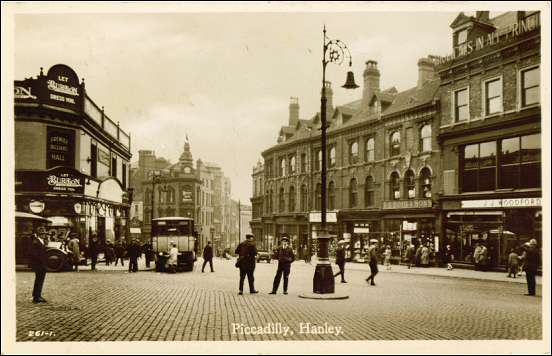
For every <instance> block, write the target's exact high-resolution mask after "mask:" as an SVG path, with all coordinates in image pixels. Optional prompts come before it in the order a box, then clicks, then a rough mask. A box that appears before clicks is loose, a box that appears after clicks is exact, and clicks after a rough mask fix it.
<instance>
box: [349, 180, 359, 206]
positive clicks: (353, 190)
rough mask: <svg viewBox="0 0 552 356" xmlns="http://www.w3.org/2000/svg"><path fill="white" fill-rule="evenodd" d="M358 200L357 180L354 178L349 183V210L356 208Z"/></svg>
mask: <svg viewBox="0 0 552 356" xmlns="http://www.w3.org/2000/svg"><path fill="white" fill-rule="evenodd" d="M357 198H358V194H357V181H356V179H355V178H353V179H351V182H350V183H349V208H354V207H355V206H357V202H358V199H357Z"/></svg>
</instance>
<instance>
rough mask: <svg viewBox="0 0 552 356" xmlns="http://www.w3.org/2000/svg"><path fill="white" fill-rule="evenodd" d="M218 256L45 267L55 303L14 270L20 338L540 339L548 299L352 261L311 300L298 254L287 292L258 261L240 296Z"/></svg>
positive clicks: (512, 286)
mask: <svg viewBox="0 0 552 356" xmlns="http://www.w3.org/2000/svg"><path fill="white" fill-rule="evenodd" d="M215 263H216V265H215V269H216V272H215V273H201V272H200V271H197V270H196V271H194V272H190V273H182V274H160V273H156V272H153V271H144V272H139V273H130V274H129V273H125V272H124V271H101V272H90V271H83V272H79V273H72V272H67V273H57V274H56V273H49V274H48V275H47V277H46V282H45V287H44V293H43V295H44V297H45V298H46V299H48V301H49V303H47V304H38V305H35V304H33V303H31V298H30V294H31V290H32V284H33V279H34V274H32V273H30V272H18V273H17V281H16V293H17V296H16V313H17V340H18V341H136V340H143V341H173V340H174V341H181V340H191V341H215V340H222V341H239V340H246V341H265V340H498V339H515V340H520V339H531V340H538V339H542V315H541V306H542V305H541V301H542V300H541V298H540V297H536V298H535V297H526V296H524V295H523V294H524V292H525V286H524V285H522V284H519V283H507V282H496V281H484V280H474V279H463V278H447V277H441V276H427V275H415V274H412V275H407V274H401V273H385V272H382V273H380V274H379V275H378V277H377V278H376V282H377V286H374V287H372V286H368V285H367V284H366V283H365V282H364V278H365V277H366V273H365V272H364V271H355V270H350V271H348V272H347V275H346V276H347V279H348V281H349V283H347V284H340V283H336V289H339V291H343V292H346V293H347V294H348V295H349V296H350V297H349V299H346V300H337V301H336V300H333V301H325V300H308V299H302V298H299V297H298V295H299V294H300V293H302V292H309V291H310V290H311V288H312V276H313V273H314V266H310V265H306V264H303V263H302V262H297V263H294V265H293V267H292V272H291V276H290V293H289V295H282V294H281V293H280V294H278V295H276V296H273V295H268V294H267V293H268V292H269V291H270V289H271V285H272V279H273V276H274V273H275V269H276V265H275V264H258V265H257V269H256V271H255V277H256V287H257V289H259V290H260V291H261V293H259V294H256V295H250V294H249V293H248V290H247V287H246V290H245V291H244V292H245V293H244V295H243V296H239V295H238V294H237V283H238V272H237V270H236V269H235V268H234V267H233V262H232V261H222V260H217V261H216V262H215ZM196 267H197V266H196ZM246 284H247V283H246ZM280 292H281V291H280ZM537 292H538V294H539V295H540V286H539V288H538V291H537ZM301 323H310V324H312V325H317V326H324V325H325V323H327V325H331V326H340V327H342V334H340V335H338V336H336V335H335V334H328V333H326V334H314V333H302V332H301V331H302V330H303V331H304V329H301ZM241 324H243V326H246V327H250V326H259V327H265V326H267V325H281V326H288V327H289V328H290V333H288V334H287V335H283V334H282V333H275V334H247V333H241V332H240V329H239V328H235V327H234V325H238V326H239V325H241Z"/></svg>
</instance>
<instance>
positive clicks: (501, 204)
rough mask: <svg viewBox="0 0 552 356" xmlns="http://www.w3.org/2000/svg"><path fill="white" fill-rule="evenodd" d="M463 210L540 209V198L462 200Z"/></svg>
mask: <svg viewBox="0 0 552 356" xmlns="http://www.w3.org/2000/svg"><path fill="white" fill-rule="evenodd" d="M461 205H462V208H463V209H474V208H540V207H541V206H542V198H513V199H486V200H462V201H461Z"/></svg>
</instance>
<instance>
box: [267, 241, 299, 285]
mask: <svg viewBox="0 0 552 356" xmlns="http://www.w3.org/2000/svg"><path fill="white" fill-rule="evenodd" d="M280 241H281V246H280V247H279V248H278V249H277V250H276V259H277V260H278V269H277V270H276V277H274V283H273V284H272V292H270V294H276V292H277V291H278V287H279V286H280V280H281V279H282V274H283V275H284V294H288V293H287V290H288V277H289V273H290V271H291V264H292V263H293V261H295V254H294V253H293V250H292V249H291V247H289V237H288V235H286V234H284V235H282V238H281V240H280Z"/></svg>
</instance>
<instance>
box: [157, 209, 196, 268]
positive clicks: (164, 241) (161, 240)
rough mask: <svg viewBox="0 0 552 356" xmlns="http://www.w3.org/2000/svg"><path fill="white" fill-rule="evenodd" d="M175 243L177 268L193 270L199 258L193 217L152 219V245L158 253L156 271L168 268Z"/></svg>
mask: <svg viewBox="0 0 552 356" xmlns="http://www.w3.org/2000/svg"><path fill="white" fill-rule="evenodd" d="M173 243H174V244H176V247H177V249H178V264H177V270H180V271H192V270H193V268H194V262H195V261H196V260H197V257H196V238H195V233H194V220H193V219H191V218H185V217H177V216H171V217H163V218H157V219H153V220H152V232H151V245H152V248H153V251H154V252H155V255H156V259H155V270H156V271H158V272H162V271H165V270H166V268H167V262H168V258H169V250H170V249H171V247H172V244H173Z"/></svg>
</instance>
